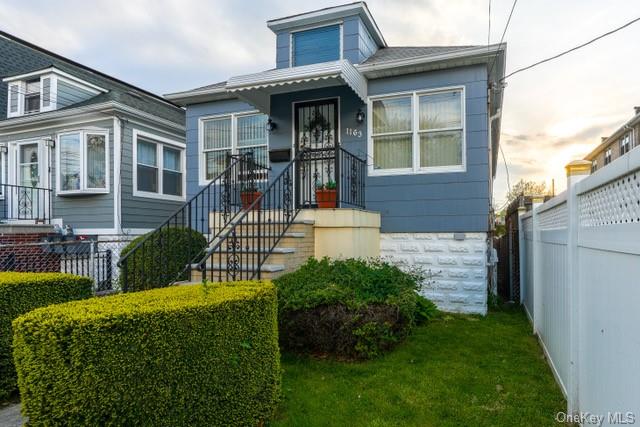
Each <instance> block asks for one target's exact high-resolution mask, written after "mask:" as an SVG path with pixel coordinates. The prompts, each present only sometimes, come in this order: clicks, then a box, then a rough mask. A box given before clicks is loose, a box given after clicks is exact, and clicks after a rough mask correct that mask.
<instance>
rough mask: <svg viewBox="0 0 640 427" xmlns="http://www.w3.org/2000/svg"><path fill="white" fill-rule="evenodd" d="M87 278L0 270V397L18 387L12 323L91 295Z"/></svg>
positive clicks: (89, 280)
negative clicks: (49, 307)
mask: <svg viewBox="0 0 640 427" xmlns="http://www.w3.org/2000/svg"><path fill="white" fill-rule="evenodd" d="M91 294H92V282H91V279H89V278H87V277H79V276H73V275H71V274H62V273H13V272H9V273H0V400H2V399H5V398H7V397H8V396H10V395H11V394H12V393H13V392H14V391H15V390H16V388H17V384H16V371H15V367H14V365H13V357H12V351H11V340H12V330H11V322H12V321H13V320H14V319H16V318H17V317H18V316H20V315H22V314H24V313H27V312H29V311H31V310H33V309H34V308H38V307H43V306H47V305H50V304H56V303H60V302H66V301H71V300H76V299H81V298H87V297H90V296H91Z"/></svg>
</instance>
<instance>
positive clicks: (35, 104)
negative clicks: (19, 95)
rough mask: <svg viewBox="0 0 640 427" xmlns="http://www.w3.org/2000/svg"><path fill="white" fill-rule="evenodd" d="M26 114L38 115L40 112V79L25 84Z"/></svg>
mask: <svg viewBox="0 0 640 427" xmlns="http://www.w3.org/2000/svg"><path fill="white" fill-rule="evenodd" d="M25 83H26V84H25V87H26V91H25V93H24V113H25V114H30V113H37V112H39V111H40V78H39V77H38V78H37V79H33V80H27V81H26V82H25Z"/></svg>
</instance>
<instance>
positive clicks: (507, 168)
mask: <svg viewBox="0 0 640 427" xmlns="http://www.w3.org/2000/svg"><path fill="white" fill-rule="evenodd" d="M499 147H500V153H502V161H503V162H504V168H505V170H506V171H507V188H509V192H511V177H509V166H508V165H507V159H506V158H505V156H504V150H503V149H502V144H499Z"/></svg>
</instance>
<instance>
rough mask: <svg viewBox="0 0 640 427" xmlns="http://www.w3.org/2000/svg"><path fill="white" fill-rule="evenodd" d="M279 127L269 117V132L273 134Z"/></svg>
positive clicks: (267, 125)
mask: <svg viewBox="0 0 640 427" xmlns="http://www.w3.org/2000/svg"><path fill="white" fill-rule="evenodd" d="M277 127H278V126H277V125H276V124H275V123H274V122H273V120H271V117H269V120H267V124H266V129H267V132H272V131H273V130H275V128H277Z"/></svg>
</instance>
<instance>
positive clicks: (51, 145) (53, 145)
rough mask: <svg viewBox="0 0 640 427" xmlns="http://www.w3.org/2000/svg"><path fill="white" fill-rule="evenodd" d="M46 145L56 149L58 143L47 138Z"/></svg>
mask: <svg viewBox="0 0 640 427" xmlns="http://www.w3.org/2000/svg"><path fill="white" fill-rule="evenodd" d="M44 145H45V146H46V147H49V148H55V146H56V141H55V140H54V139H53V138H45V139H44Z"/></svg>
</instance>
